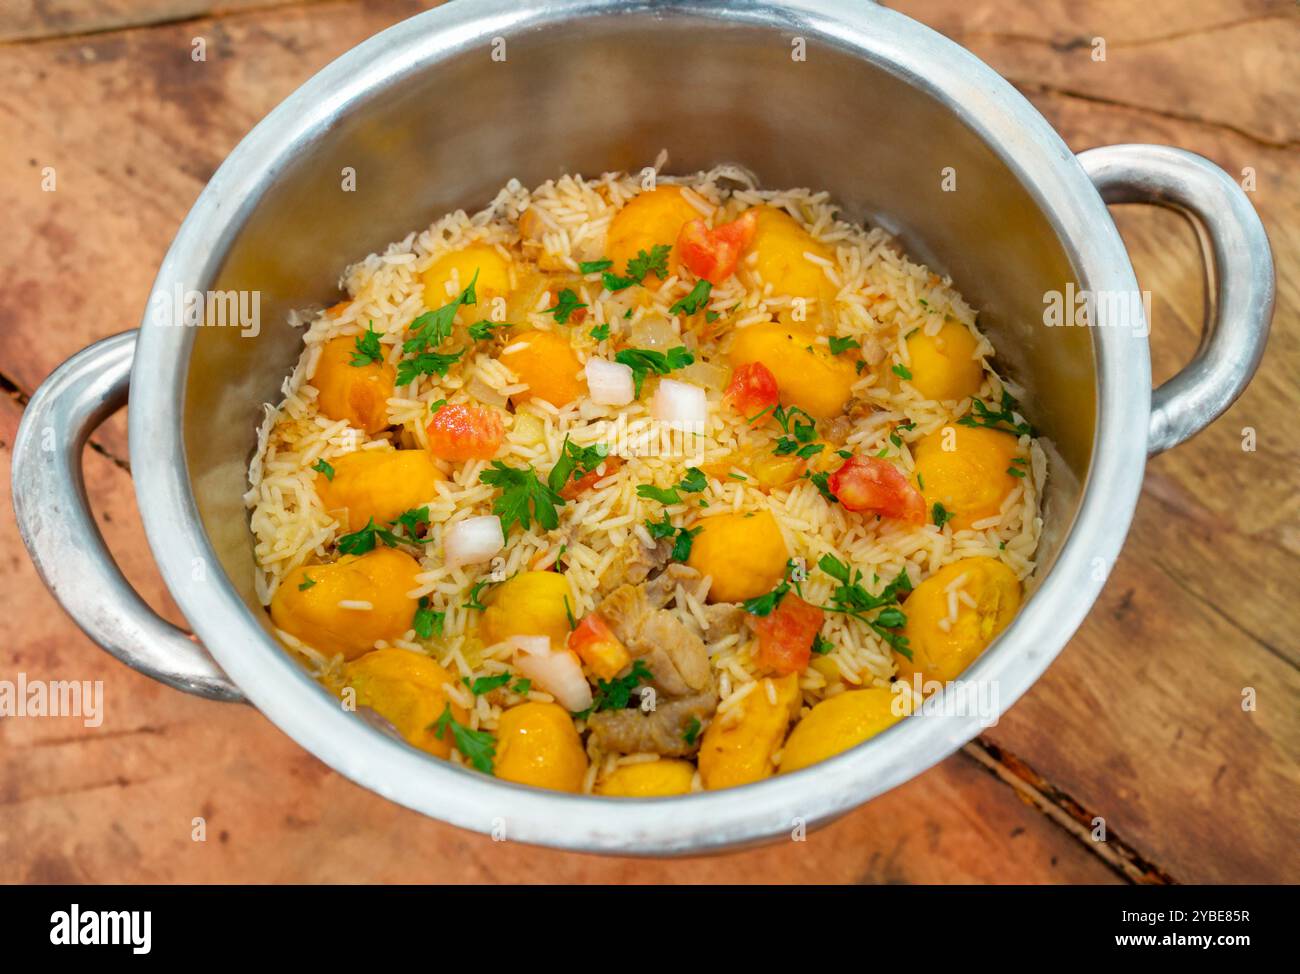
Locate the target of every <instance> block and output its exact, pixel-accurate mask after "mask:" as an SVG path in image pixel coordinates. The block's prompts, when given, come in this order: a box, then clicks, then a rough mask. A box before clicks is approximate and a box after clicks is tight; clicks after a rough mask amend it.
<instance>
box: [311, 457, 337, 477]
mask: <svg viewBox="0 0 1300 974" xmlns="http://www.w3.org/2000/svg"><path fill="white" fill-rule="evenodd" d="M311 468H312V469H313V470H315V471H316V472H317V473H319V474H324V476H325V479H326V480H333V479H334V468H333V467H332V466H331V465H330V462H329V461H328V460H326V459H325V458H324V457H321V458H320V459H319V460H317V461H316V462H315V463H313V464H312V465H311Z"/></svg>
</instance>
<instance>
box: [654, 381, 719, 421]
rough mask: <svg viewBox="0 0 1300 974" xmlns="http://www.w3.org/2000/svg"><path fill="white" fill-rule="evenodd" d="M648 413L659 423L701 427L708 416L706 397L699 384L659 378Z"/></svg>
mask: <svg viewBox="0 0 1300 974" xmlns="http://www.w3.org/2000/svg"><path fill="white" fill-rule="evenodd" d="M650 415H651V416H653V417H654V418H655V419H657V420H659V421H660V422H661V423H672V424H674V425H677V424H681V425H683V426H685V427H702V426H704V424H705V423H706V422H707V421H708V418H709V402H708V398H707V397H706V396H705V395H704V390H703V389H701V388H700V387H699V386H693V385H691V384H690V383H689V382H678V381H677V380H676V379H661V380H659V388H658V389H656V390H655V395H654V399H652V400H651V402H650Z"/></svg>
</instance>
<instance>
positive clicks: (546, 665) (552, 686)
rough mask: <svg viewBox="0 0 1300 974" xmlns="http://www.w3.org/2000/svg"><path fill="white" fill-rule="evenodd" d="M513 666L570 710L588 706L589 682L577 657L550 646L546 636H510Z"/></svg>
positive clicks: (589, 703)
mask: <svg viewBox="0 0 1300 974" xmlns="http://www.w3.org/2000/svg"><path fill="white" fill-rule="evenodd" d="M509 641H510V643H512V644H513V645H514V647H515V658H514V664H515V668H516V669H517V670H519V672H520V673H522V674H523V675H524V676H526V677H527V678H528V679H530V680H532V681H533V682H534V683H535V684H537V687H538V689H540V690H545V691H546V692H547V693H549V694H550V695H551V696H553V697H554V698H555V699H556V700H557V701H559V703H560V706H561V707H563V708H564V709H565V710H568V711H569V712H571V713H576V712H578V711H580V710H586V709H587V708H588V707H590V706H591V703H592V696H591V684H589V683H588V682H587V678H586V677H585V676H583V675H582V664H581V663H579V662H578V657H576V656H574V655H573V653H571V652H570V651H569V650H567V649H558V650H552V649H551V641H550V639H549V638H547V637H546V636H511V637H510V640H509Z"/></svg>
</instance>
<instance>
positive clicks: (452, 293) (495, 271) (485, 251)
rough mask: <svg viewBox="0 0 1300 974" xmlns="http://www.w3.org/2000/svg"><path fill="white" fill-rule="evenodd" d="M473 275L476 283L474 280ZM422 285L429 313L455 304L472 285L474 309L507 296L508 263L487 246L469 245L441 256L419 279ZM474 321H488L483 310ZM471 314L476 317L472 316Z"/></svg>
mask: <svg viewBox="0 0 1300 974" xmlns="http://www.w3.org/2000/svg"><path fill="white" fill-rule="evenodd" d="M475 272H477V273H478V279H477V280H475V279H474V274H475ZM420 280H421V281H422V282H423V283H424V306H425V307H426V308H428V309H429V310H431V311H432V310H434V309H436V308H441V307H442V306H443V305H446V304H450V303H451V302H452V301H455V300H456V298H457V297H458V296H459V294H460V292H461V291H463V290H465V288H467V287H469V282H470V281H474V296H475V298H476V299H477V303H476V304H475V305H474V308H475V309H478V308H479V307H480V306H481V305H487V304H488V303H490V302H491V301H492V300H493V299H495V298H504V297H506V296H507V295H508V294H509V293H510V261H508V260H507V259H506V258H504V257H502V256H501V254H500V252H499V251H498V250H497V249H496V248H495V247H493V246H492V245H491V244H485V243H476V244H470V245H469V246H468V247H464V248H462V249H460V250H454V251H452V252H451V253H449V254H443V255H442V256H441V257H439V258H438V259H437V260H435V261H434V262H433V263H432V264H430V265H429V266H428V268H426V269H425V271H424V273H423V274H421V275H420ZM482 310H483V313H482V314H478V315H477V318H471V319H470V320H471V321H476V320H478V318H488V317H490V315H489V314H487V310H488V309H487V308H486V307H484V308H483V309H482ZM474 313H477V311H476V312H474Z"/></svg>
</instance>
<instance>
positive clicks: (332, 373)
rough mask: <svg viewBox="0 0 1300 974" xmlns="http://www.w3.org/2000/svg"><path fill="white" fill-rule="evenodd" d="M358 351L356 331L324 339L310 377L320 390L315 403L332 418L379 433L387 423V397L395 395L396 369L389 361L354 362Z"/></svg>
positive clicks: (367, 431)
mask: <svg viewBox="0 0 1300 974" xmlns="http://www.w3.org/2000/svg"><path fill="white" fill-rule="evenodd" d="M355 355H356V337H355V336H353V335H345V336H343V337H341V338H332V339H330V340H329V341H328V342H326V343H325V347H324V348H323V349H321V355H320V359H319V361H318V362H317V363H316V372H315V374H314V375H313V376H312V378H311V384H312V385H313V386H315V387H316V391H317V393H319V395H318V396H317V399H316V404H317V405H318V406H319V407H320V411H321V412H322V413H324V414H325V415H326V416H328V417H329V418H330V419H333V420H343V421H344V422H346V423H347V424H348V425H349V426H355V427H356V428H357V429H359V430H363V431H364V432H366V433H378V432H379V431H380V430H382V429H383V428H384V427H385V426H387V425H388V400H389V399H391V398H392V396H393V384H394V383H395V382H396V381H397V370H396V369H394V368H393V367H392V366H391V365H388V364H387V363H385V364H382V365H381V364H380V363H378V362H368V363H366V364H365V365H353V364H352V359H353V357H354V356H355Z"/></svg>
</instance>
